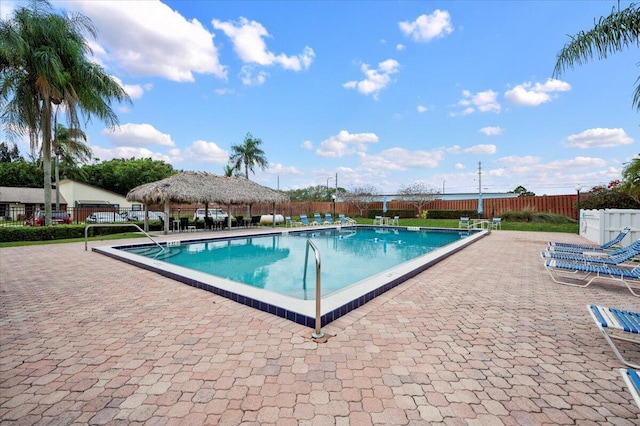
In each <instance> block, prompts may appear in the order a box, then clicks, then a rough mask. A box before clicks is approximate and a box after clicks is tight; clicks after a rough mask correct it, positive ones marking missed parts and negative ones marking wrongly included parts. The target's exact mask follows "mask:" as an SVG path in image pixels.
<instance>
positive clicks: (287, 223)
mask: <svg viewBox="0 0 640 426" xmlns="http://www.w3.org/2000/svg"><path fill="white" fill-rule="evenodd" d="M284 226H286V227H287V228H291V227H292V226H293V222H292V221H291V216H285V217H284Z"/></svg>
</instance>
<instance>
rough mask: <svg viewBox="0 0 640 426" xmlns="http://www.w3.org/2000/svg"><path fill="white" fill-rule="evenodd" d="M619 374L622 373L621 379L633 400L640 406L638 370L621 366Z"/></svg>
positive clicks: (639, 375) (639, 376)
mask: <svg viewBox="0 0 640 426" xmlns="http://www.w3.org/2000/svg"><path fill="white" fill-rule="evenodd" d="M620 374H622V379H623V380H624V382H625V383H626V385H627V387H628V388H629V392H630V393H631V396H632V397H633V400H634V401H635V403H636V405H637V406H638V408H640V372H638V371H636V370H632V369H630V368H621V369H620Z"/></svg>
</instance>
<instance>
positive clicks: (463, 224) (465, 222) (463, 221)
mask: <svg viewBox="0 0 640 426" xmlns="http://www.w3.org/2000/svg"><path fill="white" fill-rule="evenodd" d="M470 224H471V223H470V222H469V218H468V217H461V218H460V220H459V221H458V228H467V229H469V225H470Z"/></svg>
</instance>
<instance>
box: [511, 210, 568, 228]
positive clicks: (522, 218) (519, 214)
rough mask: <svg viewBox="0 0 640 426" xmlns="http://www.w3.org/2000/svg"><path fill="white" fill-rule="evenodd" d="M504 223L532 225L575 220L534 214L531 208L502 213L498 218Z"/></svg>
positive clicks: (541, 213)
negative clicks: (526, 223) (529, 223)
mask: <svg viewBox="0 0 640 426" xmlns="http://www.w3.org/2000/svg"><path fill="white" fill-rule="evenodd" d="M500 217H501V218H502V220H503V221H505V222H532V223H555V224H563V223H576V220H575V219H572V218H570V217H568V216H563V215H561V214H555V213H543V212H536V211H535V210H533V209H531V208H524V209H522V210H519V211H510V212H504V213H502V215H501V216H500Z"/></svg>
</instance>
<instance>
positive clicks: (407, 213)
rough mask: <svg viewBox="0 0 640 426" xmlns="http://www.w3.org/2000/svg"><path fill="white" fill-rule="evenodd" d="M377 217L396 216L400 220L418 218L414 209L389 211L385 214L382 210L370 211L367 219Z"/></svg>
mask: <svg viewBox="0 0 640 426" xmlns="http://www.w3.org/2000/svg"><path fill="white" fill-rule="evenodd" d="M376 216H386V217H394V216H400V219H413V218H415V217H416V211H415V210H413V209H403V210H400V209H398V210H387V211H386V212H383V211H382V209H380V210H369V211H368V212H367V217H368V218H369V219H373V218H375V217H376Z"/></svg>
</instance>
